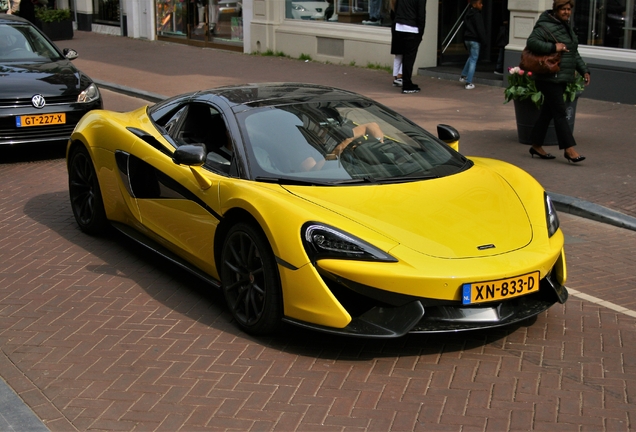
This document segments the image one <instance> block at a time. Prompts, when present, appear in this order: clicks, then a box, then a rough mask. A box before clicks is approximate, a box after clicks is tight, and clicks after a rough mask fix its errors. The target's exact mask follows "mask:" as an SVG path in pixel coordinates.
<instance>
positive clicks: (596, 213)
mask: <svg viewBox="0 0 636 432" xmlns="http://www.w3.org/2000/svg"><path fill="white" fill-rule="evenodd" d="M93 82H95V84H97V86H98V87H102V88H105V89H108V90H111V91H114V92H117V93H122V94H125V95H128V96H132V97H136V98H139V99H143V100H147V101H149V102H155V103H156V102H160V101H162V100H165V99H168V96H164V95H160V94H157V93H151V92H146V91H143V90H139V89H135V88H132V87H126V86H121V85H119V84H113V83H109V82H105V81H100V80H93ZM548 195H550V198H551V199H552V201H554V205H555V207H556V209H557V210H558V211H561V212H564V213H569V214H572V215H575V216H580V217H583V218H586V219H591V220H595V221H597V222H602V223H605V224H609V225H614V226H617V227H620V228H626V229H629V230H632V231H636V218H635V217H632V216H629V215H626V214H624V213H621V212H618V211H616V210H612V209H609V208H607V207H603V206H601V205H598V204H594V203H591V202H589V201H585V200H582V199H579V198H574V197H570V196H567V195H561V194H558V193H554V192H548Z"/></svg>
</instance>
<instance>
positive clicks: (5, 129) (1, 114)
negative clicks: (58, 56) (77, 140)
mask: <svg viewBox="0 0 636 432" xmlns="http://www.w3.org/2000/svg"><path fill="white" fill-rule="evenodd" d="M102 106H103V105H102V100H101V98H100V99H98V100H96V101H94V102H91V103H86V104H80V103H71V104H67V105H62V104H58V105H51V106H48V105H47V106H46V107H45V108H43V109H41V110H34V109H32V108H31V109H26V108H1V109H0V145H17V144H30V143H42V142H49V141H68V139H69V138H70V136H71V133H72V132H73V129H75V126H76V125H77V123H78V122H79V121H80V119H81V118H82V117H83V116H84V114H86V113H87V112H89V111H91V110H94V109H101V108H102ZM51 113H64V114H66V123H65V124H62V125H49V126H32V127H16V116H23V115H37V114H51Z"/></svg>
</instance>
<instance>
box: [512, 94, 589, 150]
mask: <svg viewBox="0 0 636 432" xmlns="http://www.w3.org/2000/svg"><path fill="white" fill-rule="evenodd" d="M578 100H579V99H578V98H576V99H574V101H573V102H566V103H565V110H566V113H567V118H568V124H569V125H570V129H571V130H572V132H574V119H575V116H576V102H577V101H578ZM513 102H514V104H515V117H516V118H517V136H518V137H519V142H520V143H521V144H532V140H531V135H532V128H533V127H534V124H535V123H536V122H537V119H538V118H539V112H540V111H539V109H538V108H537V107H536V106H535V105H534V103H533V102H532V101H531V100H529V99H526V100H523V101H518V100H515V101H513ZM557 144H559V141H558V140H557V136H556V130H555V129H554V122H553V121H551V122H550V126H548V133H547V134H546V135H545V140H544V141H543V145H557Z"/></svg>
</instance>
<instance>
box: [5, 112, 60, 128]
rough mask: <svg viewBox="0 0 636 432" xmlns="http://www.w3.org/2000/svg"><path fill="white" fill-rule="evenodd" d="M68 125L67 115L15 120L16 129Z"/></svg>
mask: <svg viewBox="0 0 636 432" xmlns="http://www.w3.org/2000/svg"><path fill="white" fill-rule="evenodd" d="M65 123H66V114H65V113H53V114H38V115H25V116H18V117H16V118H15V125H16V127H29V126H49V125H57V124H65Z"/></svg>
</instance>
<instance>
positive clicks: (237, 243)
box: [221, 223, 282, 335]
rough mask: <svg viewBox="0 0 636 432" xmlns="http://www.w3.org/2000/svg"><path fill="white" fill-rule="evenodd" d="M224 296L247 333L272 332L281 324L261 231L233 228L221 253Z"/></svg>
mask: <svg viewBox="0 0 636 432" xmlns="http://www.w3.org/2000/svg"><path fill="white" fill-rule="evenodd" d="M221 259H222V268H221V281H222V283H223V293H224V295H225V300H226V301H227V304H228V307H229V308H230V310H231V312H232V315H233V316H234V319H236V321H237V322H238V324H239V325H240V326H241V327H242V328H243V329H244V330H245V331H246V332H248V333H251V334H255V335H262V334H268V333H272V332H274V331H275V330H276V329H277V328H278V327H279V325H280V323H281V318H282V306H281V305H282V296H281V288H280V277H279V275H278V269H277V264H276V261H275V259H274V254H273V252H272V250H271V247H270V246H269V243H268V242H267V240H266V237H265V236H264V235H263V234H262V233H261V232H260V230H258V229H256V228H254V227H253V226H252V225H249V224H246V223H239V224H237V225H235V226H233V227H232V228H231V229H230V231H229V232H228V235H227V237H226V239H225V243H224V244H223V253H222V258H221Z"/></svg>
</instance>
